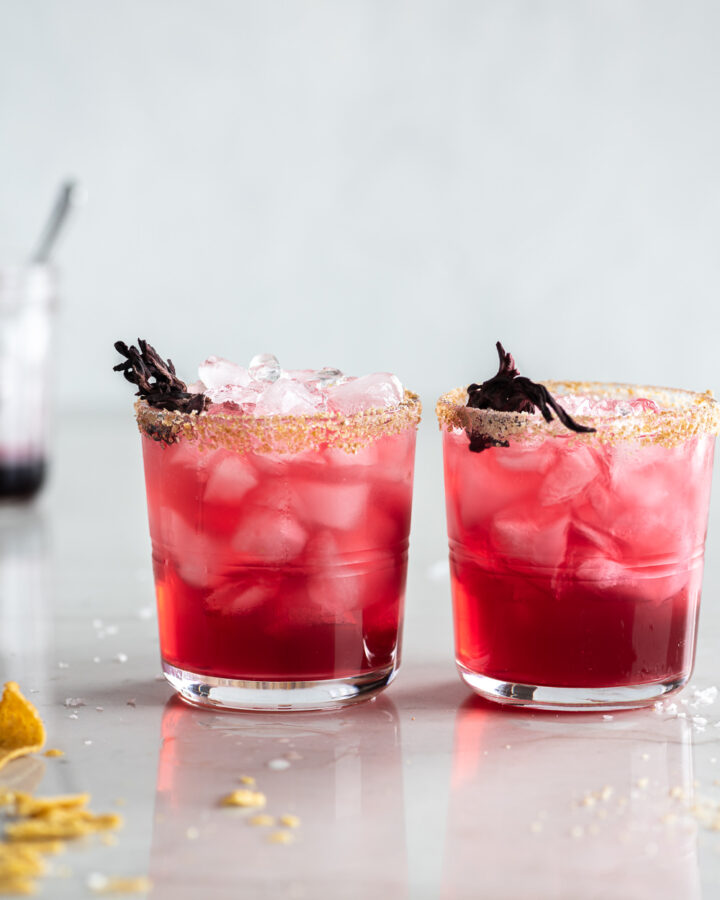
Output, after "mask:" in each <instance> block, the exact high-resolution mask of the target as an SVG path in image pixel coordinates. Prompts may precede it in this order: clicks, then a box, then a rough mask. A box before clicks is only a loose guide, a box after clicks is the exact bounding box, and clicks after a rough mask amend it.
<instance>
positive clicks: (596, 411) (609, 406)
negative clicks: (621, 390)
mask: <svg viewBox="0 0 720 900" xmlns="http://www.w3.org/2000/svg"><path fill="white" fill-rule="evenodd" d="M556 399H557V401H558V403H559V404H560V406H562V408H563V409H564V410H565V411H566V412H568V413H569V414H570V415H571V416H623V417H624V416H641V415H644V414H646V413H658V412H660V407H659V406H658V405H657V403H655V401H654V400H648V399H647V398H646V397H637V398H635V399H633V400H617V399H613V398H608V397H594V396H587V395H584V394H563V395H559V396H558V397H557V398H556Z"/></svg>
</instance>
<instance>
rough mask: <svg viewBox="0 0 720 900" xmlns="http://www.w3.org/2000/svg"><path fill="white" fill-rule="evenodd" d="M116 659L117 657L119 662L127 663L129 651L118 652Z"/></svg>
mask: <svg viewBox="0 0 720 900" xmlns="http://www.w3.org/2000/svg"><path fill="white" fill-rule="evenodd" d="M115 659H116V660H117V661H118V662H119V663H126V662H127V661H128V656H127V653H117V654H116V655H115Z"/></svg>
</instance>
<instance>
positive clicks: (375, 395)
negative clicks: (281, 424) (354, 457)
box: [198, 353, 405, 416]
mask: <svg viewBox="0 0 720 900" xmlns="http://www.w3.org/2000/svg"><path fill="white" fill-rule="evenodd" d="M198 376H199V379H200V382H199V383H200V384H201V385H202V389H203V391H204V393H205V396H206V397H208V399H209V400H210V402H211V404H214V405H225V406H226V408H227V409H228V410H240V411H241V412H243V413H245V414H248V415H256V416H272V415H312V414H313V413H317V412H331V413H340V414H342V415H352V414H353V413H357V412H361V411H363V410H368V409H378V408H380V409H387V408H389V407H392V406H396V405H397V404H398V403H400V402H401V401H402V399H403V397H404V393H405V392H404V388H403V386H402V384H401V383H400V381H399V380H398V379H397V378H396V376H395V375H391V374H390V373H389V372H374V373H372V374H370V375H363V376H361V377H359V378H355V377H351V376H348V375H344V374H343V373H342V372H341V371H340V369H337V368H334V367H332V366H324V367H323V368H321V369H283V368H282V367H281V366H280V363H279V362H278V360H277V357H275V356H273V355H272V354H271V353H260V354H258V355H257V356H254V357H253V358H252V359H251V360H250V363H249V365H248V367H247V368H243V367H242V366H239V365H237V364H236V363H233V362H230V361H229V360H227V359H223V358H221V357H218V356H210V357H208V358H207V359H206V360H205V361H204V362H203V363H202V364H201V365H200V367H199V369H198Z"/></svg>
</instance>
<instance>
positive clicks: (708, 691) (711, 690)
mask: <svg viewBox="0 0 720 900" xmlns="http://www.w3.org/2000/svg"><path fill="white" fill-rule="evenodd" d="M717 695H718V689H717V688H716V687H715V686H714V685H712V686H711V687H708V688H705V689H704V690H700V689H698V688H693V699H694V700H695V702H696V703H698V704H702V705H703V706H710V704H712V703H714V702H715V700H717Z"/></svg>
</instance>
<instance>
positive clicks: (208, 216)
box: [0, 0, 720, 419]
mask: <svg viewBox="0 0 720 900" xmlns="http://www.w3.org/2000/svg"><path fill="white" fill-rule="evenodd" d="M719 45H720V5H719V4H717V3H712V2H698V0H685V2H682V3H678V2H669V0H646V2H632V0H618V2H612V0H603V2H587V0H572V2H560V0H558V2H539V0H527V2H508V0H493V2H478V0H467V2H461V0H454V2H439V0H437V2H427V0H413V2H395V0H377V2H374V0H363V2H352V0H350V2H346V0H327V2H318V0H315V2H309V0H296V2H276V0H262V2H260V0H256V2H238V0H232V2H231V0H224V2H223V0H203V2H200V0H195V2H190V0H121V2H115V3H110V2H104V3H103V2H98V0H1V2H0V244H3V245H13V246H16V247H18V248H21V249H22V248H29V247H30V246H31V245H32V243H33V241H34V239H35V236H36V233H37V232H38V231H39V228H40V224H41V221H42V219H43V217H44V216H45V214H46V211H47V208H48V206H49V203H50V199H51V197H52V194H53V192H54V190H55V188H56V186H57V184H58V182H59V181H60V180H61V179H62V178H63V177H64V176H66V175H68V174H72V175H76V176H78V177H79V178H80V179H81V180H82V182H83V183H84V185H85V186H86V188H87V190H88V193H89V201H88V203H87V205H86V206H85V208H84V209H83V210H82V211H81V212H80V213H79V214H78V215H77V217H76V219H75V221H74V223H73V227H72V229H71V231H70V233H69V234H68V235H67V238H66V240H65V241H64V244H63V246H62V247H61V249H60V252H59V254H58V256H59V262H60V263H61V265H62V267H63V270H64V290H63V307H62V313H61V317H60V321H59V342H58V356H57V368H58V384H57V390H58V395H59V408H60V410H61V411H63V412H65V411H69V410H71V409H87V410H100V409H117V410H119V409H128V410H129V403H130V388H129V386H128V385H125V384H123V383H122V382H121V380H120V378H119V377H118V376H117V375H113V374H112V373H111V371H110V368H111V366H112V364H113V362H114V361H115V354H114V351H113V349H112V343H113V341H114V340H116V339H118V338H122V339H124V340H126V341H128V342H129V341H133V340H134V339H135V338H136V337H137V336H138V335H139V336H141V337H146V338H148V339H149V340H150V341H151V342H152V343H154V344H156V345H157V347H158V349H159V350H160V351H161V352H162V353H163V354H164V355H169V356H171V357H172V358H173V359H174V360H175V362H176V364H177V365H178V368H179V370H180V372H181V374H183V375H186V376H187V377H188V379H189V380H192V378H193V377H194V370H195V366H196V364H197V362H198V361H200V360H201V359H202V358H204V357H205V356H206V355H208V354H210V353H217V354H219V355H225V356H228V357H230V358H233V359H236V360H238V361H240V362H245V361H246V360H247V359H249V357H250V356H251V355H252V354H254V353H256V352H259V351H272V352H275V353H276V354H277V355H278V356H279V357H280V359H281V362H283V363H284V364H285V365H286V366H287V367H296V366H322V365H325V364H331V365H337V366H339V367H340V368H343V369H344V370H345V371H348V372H350V373H356V374H361V373H362V372H366V371H371V370H392V371H395V372H396V373H397V374H398V375H399V376H400V377H401V379H402V380H403V382H404V383H405V384H406V385H407V386H409V387H411V388H414V389H416V390H419V391H420V393H421V395H422V397H423V399H424V400H425V403H426V419H427V418H429V417H430V416H431V410H432V405H433V402H434V398H435V397H436V396H437V394H438V393H440V392H441V391H443V390H445V389H447V388H449V387H451V386H454V385H456V384H464V383H467V382H469V381H472V380H482V379H484V378H486V377H489V376H490V375H491V374H492V373H493V372H494V369H495V351H494V347H493V344H494V342H495V341H496V340H497V339H498V338H500V339H502V340H503V342H504V343H505V345H506V347H507V348H508V349H510V350H511V351H512V352H513V353H514V355H515V357H516V359H517V361H518V364H519V367H520V369H521V371H522V372H523V373H525V374H528V375H530V376H531V377H534V378H543V377H578V378H588V379H590V378H599V379H610V380H618V381H620V380H631V381H640V382H645V383H661V384H673V385H678V386H684V387H690V388H697V389H706V388H714V389H715V390H716V391H717V390H718V389H720V376H719V374H718V368H717V365H716V363H715V360H716V353H717V344H718V341H717V338H718V334H717V331H718V328H717V326H718V312H717V310H718V292H719V288H720V264H719V261H718V225H719V224H720V184H719V181H718V160H719V159H720V118H719V117H718V93H719V92H718V88H719V86H720V53H718V46H719Z"/></svg>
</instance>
